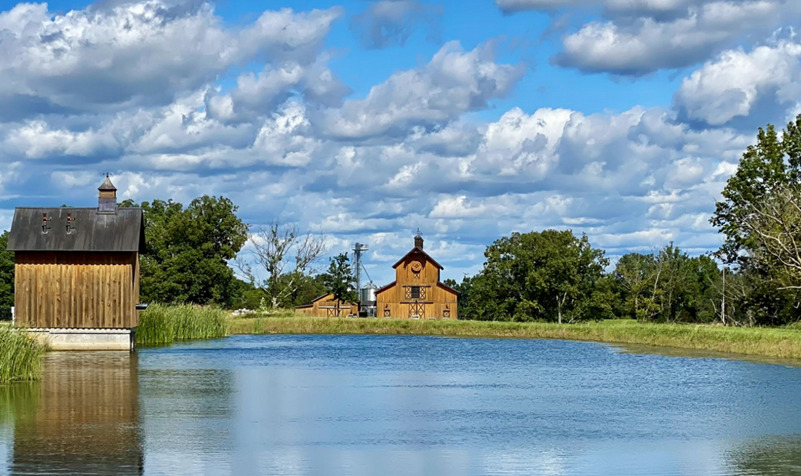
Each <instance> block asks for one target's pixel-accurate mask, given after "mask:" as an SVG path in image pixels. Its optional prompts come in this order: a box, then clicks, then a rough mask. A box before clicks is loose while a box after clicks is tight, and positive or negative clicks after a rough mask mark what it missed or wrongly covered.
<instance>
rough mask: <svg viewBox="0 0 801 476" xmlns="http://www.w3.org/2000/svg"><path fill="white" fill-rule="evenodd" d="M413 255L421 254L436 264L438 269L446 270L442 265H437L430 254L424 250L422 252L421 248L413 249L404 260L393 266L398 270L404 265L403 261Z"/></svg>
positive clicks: (404, 256)
mask: <svg viewBox="0 0 801 476" xmlns="http://www.w3.org/2000/svg"><path fill="white" fill-rule="evenodd" d="M413 254H421V255H423V256H425V258H426V259H427V260H429V261H431V262H432V263H434V266H436V267H437V268H439V269H445V268H443V267H442V265H441V264H439V263H437V261H436V260H435V259H434V258H432V257H431V256H429V254H428V253H426V252H425V251H423V250H421V249H420V248H417V247H414V248H412V250H411V251H410V252H408V253H406V254H405V255H403V258H401V259H399V260H398V262H397V263H395V264H393V265H392V267H393V268H397V267H398V266H399V265H400V264H401V263H403V260H405V259H406V258H407V257H408V256H409V255H413Z"/></svg>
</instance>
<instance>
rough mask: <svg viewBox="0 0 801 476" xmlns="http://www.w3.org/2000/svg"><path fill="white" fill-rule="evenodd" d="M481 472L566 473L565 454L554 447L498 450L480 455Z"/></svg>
mask: <svg viewBox="0 0 801 476" xmlns="http://www.w3.org/2000/svg"><path fill="white" fill-rule="evenodd" d="M482 463H483V469H482V473H483V474H541V475H547V476H557V475H562V474H568V471H567V468H566V466H565V465H566V462H565V455H564V454H560V452H558V451H557V450H555V449H554V448H547V449H542V450H537V449H535V448H519V449H517V450H515V451H509V450H498V451H495V452H490V453H488V454H485V455H483V456H482Z"/></svg>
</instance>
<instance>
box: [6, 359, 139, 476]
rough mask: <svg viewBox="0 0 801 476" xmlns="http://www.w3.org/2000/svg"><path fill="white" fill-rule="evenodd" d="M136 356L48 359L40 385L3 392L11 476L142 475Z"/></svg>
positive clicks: (20, 386)
mask: <svg viewBox="0 0 801 476" xmlns="http://www.w3.org/2000/svg"><path fill="white" fill-rule="evenodd" d="M137 363H138V358H137V354H128V353H124V352H109V353H105V352H103V353H99V352H87V353H67V352H53V353H49V354H47V356H46V359H45V368H44V374H43V376H42V380H41V382H36V383H26V384H14V385H9V386H5V387H2V388H0V409H2V410H0V412H2V413H0V415H2V417H0V418H3V417H4V418H6V419H7V421H8V420H9V419H13V428H14V444H13V450H12V455H11V457H10V459H11V461H10V462H9V468H10V470H11V472H12V473H14V474H43V473H44V474H142V473H143V467H144V465H143V462H144V456H143V453H142V444H141V440H142V435H141V431H140V422H139V392H138V388H139V376H138V369H137V366H138V365H137Z"/></svg>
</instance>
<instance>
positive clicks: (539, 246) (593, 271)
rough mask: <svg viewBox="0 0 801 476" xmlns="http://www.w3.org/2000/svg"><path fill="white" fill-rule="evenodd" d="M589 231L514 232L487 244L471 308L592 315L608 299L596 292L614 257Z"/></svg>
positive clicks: (515, 314)
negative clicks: (597, 246) (589, 236)
mask: <svg viewBox="0 0 801 476" xmlns="http://www.w3.org/2000/svg"><path fill="white" fill-rule="evenodd" d="M603 255H604V252H603V251H602V250H598V249H595V248H592V247H591V246H590V243H589V240H588V239H587V237H586V236H582V237H581V238H576V237H575V236H573V233H572V232H571V231H556V230H545V231H543V232H541V233H538V232H531V233H525V234H520V233H513V234H512V235H511V236H510V237H503V238H501V239H499V240H496V241H495V242H494V243H493V244H492V245H490V246H489V247H487V250H486V251H485V252H484V256H485V257H486V258H487V261H486V262H485V263H484V268H483V269H482V271H481V272H480V273H479V274H478V275H477V276H476V277H475V278H474V279H473V280H472V283H471V284H472V286H471V288H470V292H471V298H470V301H471V302H470V307H471V309H472V310H473V312H474V317H475V318H477V319H481V320H510V319H512V320H515V321H530V320H538V319H541V320H549V321H557V322H560V323H561V322H563V321H565V320H567V321H576V320H580V319H587V318H592V317H594V316H592V315H591V313H590V311H591V310H592V309H593V306H589V305H587V303H589V302H596V303H598V304H599V305H600V304H601V303H602V302H603V301H604V300H603V299H601V297H600V295H597V296H595V298H596V299H593V291H594V290H595V285H596V283H597V282H598V280H599V279H600V278H601V277H602V275H603V269H604V266H606V265H607V263H608V261H607V260H606V258H604V256H603Z"/></svg>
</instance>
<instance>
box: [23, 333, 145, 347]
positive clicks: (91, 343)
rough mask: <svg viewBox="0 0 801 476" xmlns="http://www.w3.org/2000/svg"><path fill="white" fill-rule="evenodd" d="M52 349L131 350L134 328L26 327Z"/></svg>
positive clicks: (134, 334) (133, 344)
mask: <svg viewBox="0 0 801 476" xmlns="http://www.w3.org/2000/svg"><path fill="white" fill-rule="evenodd" d="M27 331H28V333H29V334H30V335H32V336H34V337H36V338H38V339H41V340H43V341H45V342H47V344H48V345H49V346H50V349H52V350H125V351H129V352H130V351H132V350H133V349H134V346H135V343H136V340H135V336H136V329H135V328H134V329H56V328H48V329H33V328H32V329H27Z"/></svg>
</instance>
